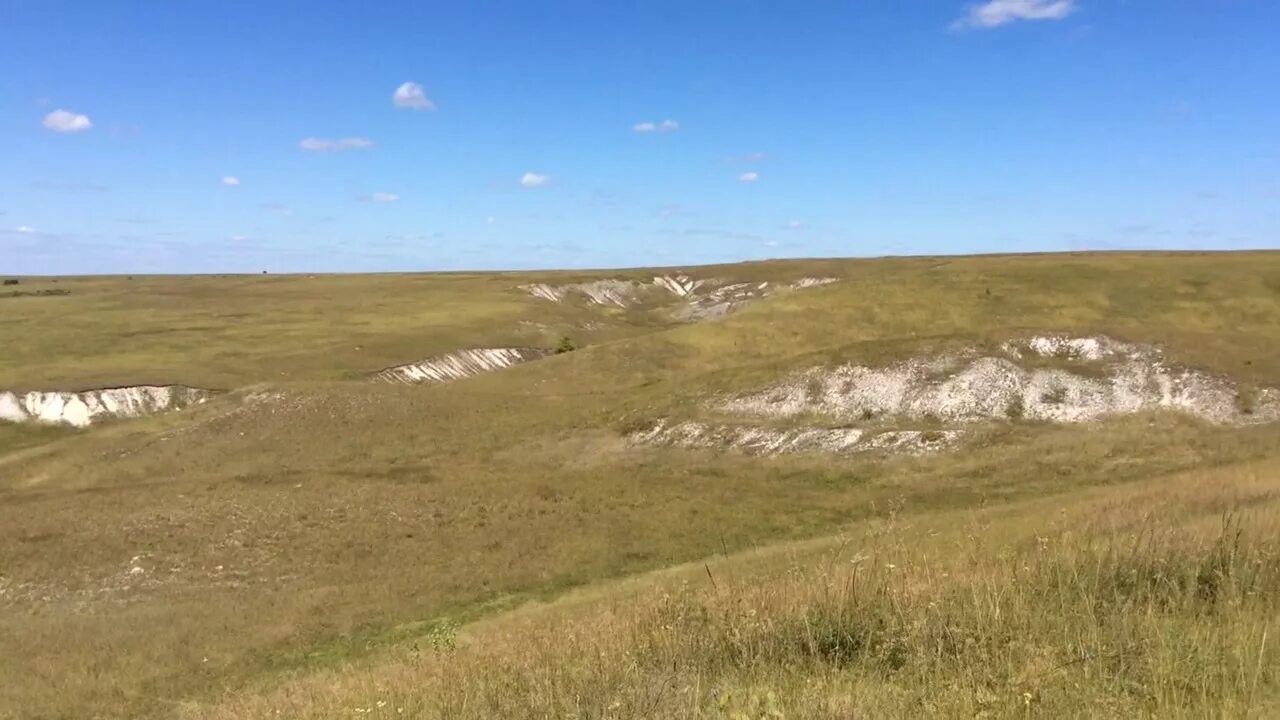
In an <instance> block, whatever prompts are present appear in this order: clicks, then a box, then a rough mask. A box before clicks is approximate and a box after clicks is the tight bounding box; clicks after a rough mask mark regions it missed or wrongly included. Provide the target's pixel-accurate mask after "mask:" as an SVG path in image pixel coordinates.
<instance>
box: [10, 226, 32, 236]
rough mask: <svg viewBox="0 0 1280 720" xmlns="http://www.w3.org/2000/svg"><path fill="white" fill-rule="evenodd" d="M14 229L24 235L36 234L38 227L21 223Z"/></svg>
mask: <svg viewBox="0 0 1280 720" xmlns="http://www.w3.org/2000/svg"><path fill="white" fill-rule="evenodd" d="M13 231H14V232H16V233H21V234H23V235H35V234H36V229H35V228H33V227H31V226H30V225H19V226H18V227H16V228H14V229H13Z"/></svg>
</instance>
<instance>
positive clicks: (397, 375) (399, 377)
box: [372, 347, 549, 383]
mask: <svg viewBox="0 0 1280 720" xmlns="http://www.w3.org/2000/svg"><path fill="white" fill-rule="evenodd" d="M548 352H549V351H547V350H543V349H542V348H520V347H506V348H476V349H472V350H458V351H456V352H451V353H446V354H444V355H438V356H436V357H432V358H427V359H426V360H422V361H420V362H416V363H409V364H408V365H397V366H396V367H391V368H387V369H386V370H382V371H380V372H378V373H375V374H374V375H373V378H372V379H373V380H376V381H380V382H391V383H422V382H435V383H441V382H450V381H453V380H461V379H463V378H468V377H471V376H473V375H479V374H480V373H486V372H493V371H494V370H502V369H504V368H509V367H511V366H512V365H519V364H520V363H524V362H529V361H530V360H537V359H539V358H542V357H545V356H546V355H547V354H548Z"/></svg>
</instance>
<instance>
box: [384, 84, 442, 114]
mask: <svg viewBox="0 0 1280 720" xmlns="http://www.w3.org/2000/svg"><path fill="white" fill-rule="evenodd" d="M391 102H392V104H394V105H395V106H396V107H398V108H407V109H409V110H435V109H436V104H435V103H433V102H431V99H430V98H428V97H427V93H426V91H425V90H423V89H422V86H421V85H419V84H418V83H416V82H407V83H404V84H403V85H401V86H400V87H398V88H396V91H395V92H393V93H391Z"/></svg>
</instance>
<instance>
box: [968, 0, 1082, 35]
mask: <svg viewBox="0 0 1280 720" xmlns="http://www.w3.org/2000/svg"><path fill="white" fill-rule="evenodd" d="M1074 10H1075V0H987V2H984V3H981V4H977V5H970V6H969V8H968V12H967V13H966V14H965V16H964V17H962V18H960V19H959V20H956V21H955V22H954V23H952V24H951V28H952V29H953V30H967V29H970V28H993V27H999V26H1001V25H1004V24H1007V23H1011V22H1016V21H1018V20H1061V19H1062V18H1064V17H1066V16H1068V15H1070V14H1071V13H1072V11H1074Z"/></svg>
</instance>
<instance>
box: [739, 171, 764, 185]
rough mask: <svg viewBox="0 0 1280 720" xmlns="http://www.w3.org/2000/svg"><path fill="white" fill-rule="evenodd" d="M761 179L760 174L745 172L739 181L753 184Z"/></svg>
mask: <svg viewBox="0 0 1280 720" xmlns="http://www.w3.org/2000/svg"><path fill="white" fill-rule="evenodd" d="M759 179H760V173H757V172H744V173H742V174H741V175H739V176H738V180H739V181H740V182H744V183H753V182H755V181H757V180H759Z"/></svg>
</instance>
